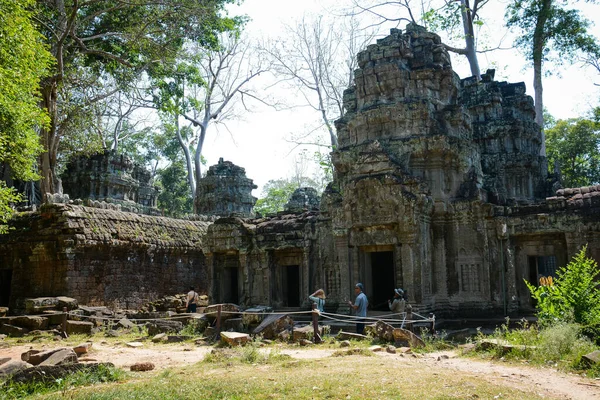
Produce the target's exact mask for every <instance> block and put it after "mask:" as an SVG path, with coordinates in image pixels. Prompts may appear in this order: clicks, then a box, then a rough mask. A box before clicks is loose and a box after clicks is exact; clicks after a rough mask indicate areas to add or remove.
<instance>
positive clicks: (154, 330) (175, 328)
mask: <svg viewBox="0 0 600 400" xmlns="http://www.w3.org/2000/svg"><path fill="white" fill-rule="evenodd" d="M146 327H147V328H148V335H150V336H155V335H157V334H159V333H177V332H179V331H180V330H182V329H183V324H182V323H181V322H179V321H170V320H164V319H162V320H156V321H153V322H148V323H147V324H146Z"/></svg>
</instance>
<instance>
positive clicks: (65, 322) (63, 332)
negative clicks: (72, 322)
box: [62, 307, 68, 339]
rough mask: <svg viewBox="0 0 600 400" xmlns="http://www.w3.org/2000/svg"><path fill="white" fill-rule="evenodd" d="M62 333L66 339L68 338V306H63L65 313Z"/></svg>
mask: <svg viewBox="0 0 600 400" xmlns="http://www.w3.org/2000/svg"><path fill="white" fill-rule="evenodd" d="M62 335H63V337H64V338H65V339H66V338H67V336H68V335H67V307H63V315H62Z"/></svg>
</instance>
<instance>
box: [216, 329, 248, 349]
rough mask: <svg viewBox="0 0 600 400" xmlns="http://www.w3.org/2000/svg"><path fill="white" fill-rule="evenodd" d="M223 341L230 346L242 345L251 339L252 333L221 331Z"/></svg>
mask: <svg viewBox="0 0 600 400" xmlns="http://www.w3.org/2000/svg"><path fill="white" fill-rule="evenodd" d="M221 341H222V342H223V343H226V344H228V345H229V346H240V345H244V344H246V343H248V342H249V341H250V335H248V334H247V333H240V332H221Z"/></svg>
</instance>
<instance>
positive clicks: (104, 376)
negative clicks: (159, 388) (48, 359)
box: [0, 365, 126, 400]
mask: <svg viewBox="0 0 600 400" xmlns="http://www.w3.org/2000/svg"><path fill="white" fill-rule="evenodd" d="M125 376H126V373H125V371H123V370H122V369H119V368H115V367H108V366H105V365H99V366H98V369H97V370H94V371H85V370H83V371H77V372H75V373H72V374H70V375H68V376H67V377H65V378H61V379H55V380H53V381H51V382H29V383H16V382H12V381H8V382H5V383H4V385H2V386H1V387H0V399H2V400H4V399H21V398H23V397H26V396H31V395H34V394H35V395H38V394H46V393H52V392H62V393H65V392H66V391H68V390H71V389H73V388H75V387H78V386H89V385H96V384H101V383H107V382H120V381H123V380H124V379H125Z"/></svg>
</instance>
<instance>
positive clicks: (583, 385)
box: [0, 342, 600, 400]
mask: <svg viewBox="0 0 600 400" xmlns="http://www.w3.org/2000/svg"><path fill="white" fill-rule="evenodd" d="M42 347H47V348H50V347H54V346H49V345H45V346H42ZM30 348H36V349H39V348H40V347H39V346H32V345H27V346H13V347H10V348H3V349H0V358H2V357H11V358H15V359H19V358H20V355H21V353H23V352H25V351H27V350H29V349H30ZM211 350H212V347H210V346H195V345H193V344H172V345H161V346H158V345H150V344H144V345H143V346H141V347H137V348H133V347H128V345H127V344H125V343H120V344H109V343H106V342H100V343H94V344H93V348H92V351H91V352H90V353H89V354H88V355H87V356H83V357H82V358H81V361H82V362H86V361H87V362H112V363H113V364H115V365H116V366H118V367H122V368H126V369H128V368H129V366H131V365H132V364H134V363H138V362H152V363H154V364H155V366H156V368H157V369H164V368H170V367H178V366H179V367H182V366H185V365H188V364H192V363H196V362H198V361H201V360H202V359H203V358H204V356H205V355H206V354H207V353H208V352H210V351H211ZM265 351H270V350H265ZM279 352H280V353H283V354H288V355H290V356H291V357H293V358H297V359H317V358H326V357H329V356H330V355H331V354H332V353H333V352H334V350H332V349H325V348H318V347H313V348H289V347H287V348H281V349H280V350H279ZM376 354H377V355H378V356H380V357H384V358H387V359H388V360H389V361H390V362H394V363H400V365H402V364H403V365H404V366H406V367H410V366H411V365H413V366H414V365H418V364H421V365H422V363H424V364H426V365H427V366H428V367H429V368H431V369H446V370H447V369H449V368H450V369H452V370H454V371H457V373H465V374H471V375H475V376H476V377H479V378H481V379H485V380H487V381H490V382H495V383H499V382H502V383H504V384H506V383H508V384H509V385H510V386H511V387H514V388H518V389H522V390H527V391H532V392H535V393H538V394H540V395H543V396H545V397H549V398H557V399H592V400H600V380H599V379H595V380H592V379H588V378H583V377H581V376H579V375H575V374H565V373H561V372H558V371H555V370H553V369H551V368H537V367H529V366H527V365H513V364H504V363H501V362H490V361H478V360H473V359H469V358H464V357H458V356H457V354H456V352H454V351H444V352H437V353H429V354H426V355H423V356H421V355H411V354H390V353H386V352H378V353H376Z"/></svg>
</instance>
